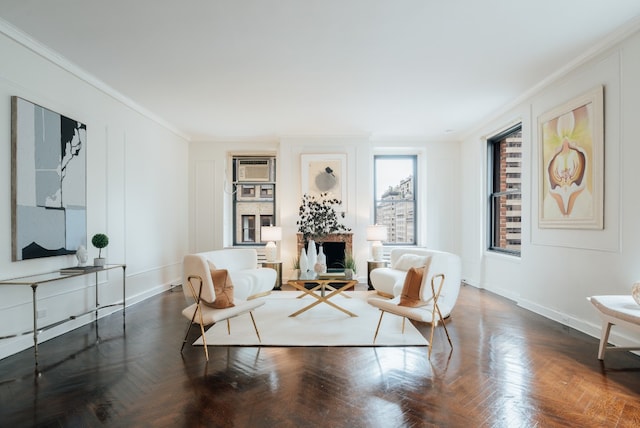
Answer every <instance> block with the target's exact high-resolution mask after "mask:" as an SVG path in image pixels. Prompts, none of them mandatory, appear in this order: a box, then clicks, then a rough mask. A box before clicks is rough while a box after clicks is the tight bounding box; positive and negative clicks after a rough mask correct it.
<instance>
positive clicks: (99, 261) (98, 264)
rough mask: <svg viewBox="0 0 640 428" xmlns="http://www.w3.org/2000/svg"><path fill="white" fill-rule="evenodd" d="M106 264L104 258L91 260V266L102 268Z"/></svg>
mask: <svg viewBox="0 0 640 428" xmlns="http://www.w3.org/2000/svg"><path fill="white" fill-rule="evenodd" d="M106 262H107V259H105V258H104V257H96V258H95V259H93V265H94V266H96V267H103V266H104V265H105V263H106Z"/></svg>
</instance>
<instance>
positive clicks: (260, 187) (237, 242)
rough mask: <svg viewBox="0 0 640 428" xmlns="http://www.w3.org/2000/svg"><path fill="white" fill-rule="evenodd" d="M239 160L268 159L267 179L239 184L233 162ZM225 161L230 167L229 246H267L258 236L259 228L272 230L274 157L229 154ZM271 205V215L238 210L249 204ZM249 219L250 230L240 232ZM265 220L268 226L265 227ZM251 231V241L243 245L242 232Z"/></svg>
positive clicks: (274, 219)
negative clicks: (249, 218) (246, 219)
mask: <svg viewBox="0 0 640 428" xmlns="http://www.w3.org/2000/svg"><path fill="white" fill-rule="evenodd" d="M239 159H269V160H270V164H269V165H270V179H269V181H262V180H255V181H250V180H243V181H240V180H239V179H238V170H237V165H238V164H237V162H236V161H237V160H239ZM229 160H230V162H231V165H232V173H231V174H232V177H231V180H232V189H233V191H232V192H231V193H232V194H231V216H232V225H231V235H232V236H231V243H232V246H234V247H264V246H265V245H266V244H267V243H266V242H263V241H262V239H261V236H260V233H261V228H262V226H265V225H266V226H269V225H271V226H276V213H277V203H278V200H277V183H276V171H277V168H276V166H277V157H276V155H274V154H244V153H243V154H230V156H229ZM264 203H269V204H271V210H272V212H271V213H265V212H263V211H262V210H261V209H259V208H256V209H255V210H253V211H250V212H244V211H242V210H241V209H240V207H243V208H244V207H246V206H248V205H251V204H264ZM251 216H253V217H254V219H253V222H254V228H253V229H246V230H245V228H244V220H245V218H248V217H251ZM265 219H269V223H270V224H266V220H265ZM248 230H253V235H254V241H244V237H245V236H246V234H245V232H246V231H248Z"/></svg>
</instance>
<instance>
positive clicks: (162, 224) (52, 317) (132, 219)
mask: <svg viewBox="0 0 640 428" xmlns="http://www.w3.org/2000/svg"><path fill="white" fill-rule="evenodd" d="M3 31H4V32H5V33H6V34H3V33H2V32H3ZM9 36H12V37H15V38H16V39H17V40H21V41H22V43H24V44H21V43H18V42H16V40H14V38H12V37H9ZM36 52H37V53H36ZM50 54H51V52H49V51H46V50H45V49H44V48H42V47H41V46H37V45H35V44H32V43H30V42H29V40H24V39H22V38H21V37H20V35H16V33H14V32H13V30H11V29H5V28H0V58H2V59H3V60H2V61H1V62H0V100H1V102H0V132H1V133H2V135H3V136H4V138H3V139H2V140H3V141H4V143H3V144H1V145H0V159H2V162H3V167H2V168H1V170H2V173H0V201H3V202H2V203H0V242H1V243H2V245H0V279H9V278H14V277H18V276H24V275H30V274H35V273H39V272H46V271H50V270H56V269H59V268H62V267H67V266H72V265H74V264H76V263H77V262H76V260H75V257H73V256H62V257H49V258H45V259H35V260H26V261H20V262H12V261H11V203H10V201H11V144H10V141H11V139H10V136H11V121H10V118H11V108H10V97H11V96H12V95H17V96H20V97H22V98H25V99H27V100H29V101H32V102H34V103H36V104H39V105H42V106H44V107H46V108H49V109H51V110H53V111H56V112H58V113H61V114H64V115H66V116H69V117H71V118H74V119H76V120H79V121H81V122H83V123H84V124H86V125H87V135H88V142H87V149H86V150H87V234H88V237H89V242H88V244H89V245H88V249H89V255H90V258H93V257H96V256H97V250H96V249H95V248H93V247H91V245H90V237H91V236H92V235H93V234H95V233H98V232H104V233H106V234H107V235H108V236H109V240H110V242H109V246H108V247H107V248H106V249H105V250H103V255H104V254H106V257H107V259H108V262H111V263H126V264H127V301H128V303H129V304H131V303H134V302H137V301H140V300H141V299H144V298H145V297H148V296H150V295H152V294H155V293H158V292H160V291H162V290H164V289H166V288H167V287H168V286H169V284H170V283H172V282H174V281H178V280H179V277H180V271H181V262H182V256H183V255H184V254H185V253H186V252H187V245H188V244H187V243H188V235H187V221H188V217H187V215H188V211H187V209H186V207H187V203H188V202H187V201H188V196H187V190H188V182H187V165H188V144H187V142H186V140H185V139H184V138H183V137H181V136H179V135H177V134H176V133H175V132H173V131H171V130H170V129H169V127H167V126H165V125H164V124H161V123H159V122H160V121H158V120H156V119H154V118H152V117H151V116H150V115H146V114H142V113H141V112H140V111H141V110H136V109H133V108H132V107H131V106H130V105H129V106H128V105H126V104H125V103H124V102H123V98H121V97H119V95H118V94H108V93H106V92H105V90H100V89H98V88H97V86H100V85H95V84H89V83H88V81H91V79H92V78H91V77H90V76H83V77H84V78H79V77H78V76H81V75H82V73H81V71H80V70H77V69H74V68H73V66H70V65H69V64H66V63H65V62H64V60H60V61H55V62H57V64H56V63H54V61H52V60H51V59H47V57H48V58H51V56H50ZM61 65H62V66H61ZM65 68H66V69H65ZM69 70H72V71H74V73H71V72H70V71H69ZM125 101H126V100H125ZM131 105H132V103H131ZM91 278H93V276H88V277H85V278H84V279H82V280H67V281H61V282H57V283H54V284H50V285H42V286H40V287H39V288H38V295H39V297H40V302H39V308H41V309H45V310H46V312H47V316H46V317H45V318H43V319H41V320H39V322H40V323H41V325H43V324H48V323H51V322H54V321H58V320H60V319H62V318H65V317H67V316H69V315H71V314H74V313H79V312H81V311H83V310H84V309H86V308H88V307H89V306H90V305H91V301H92V297H91V296H93V290H94V289H93V284H92V282H91V280H90V279H91ZM121 278H122V275H121V272H119V271H110V273H109V275H108V277H107V276H105V277H104V281H105V284H104V285H101V288H100V294H101V299H100V300H101V303H108V302H109V301H113V300H116V299H119V298H120V296H121V287H120V281H121ZM107 283H108V284H107ZM107 285H108V286H107ZM90 320H91V318H90V317H89V316H85V317H82V318H81V319H78V320H76V321H73V322H70V323H67V324H65V325H63V326H60V327H56V328H54V329H51V330H48V331H46V332H45V333H44V334H42V336H41V339H42V340H46V339H48V338H51V337H53V336H55V335H58V334H61V333H63V332H65V331H68V330H69V329H71V328H74V327H77V326H78V325H81V324H83V323H86V322H89V321H90ZM31 327H32V323H31V288H30V287H18V286H0V337H3V336H10V335H15V334H19V333H22V332H24V331H27V330H30V329H31ZM32 345H33V342H32V338H31V336H30V335H24V336H19V337H15V338H8V339H1V340H0V358H3V357H5V356H7V355H11V354H13V353H15V352H18V351H20V350H22V349H25V348H28V347H30V346H32Z"/></svg>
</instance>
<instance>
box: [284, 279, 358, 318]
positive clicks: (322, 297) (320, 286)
mask: <svg viewBox="0 0 640 428" xmlns="http://www.w3.org/2000/svg"><path fill="white" fill-rule="evenodd" d="M357 283H358V281H356V280H355V279H352V280H344V279H292V280H289V282H288V284H289V285H291V286H292V287H294V288H296V289H298V290H300V291H302V292H304V294H301V295H300V296H298V299H300V298H302V297H304V296H307V295H309V296H312V297H314V298H316V299H317V300H316V301H315V302H313V303H311V304H310V305H307V306H305V307H304V308H302V309H300V310H299V311H296V312H294V313H292V314H291V315H289V316H290V317H296V316H298V315H300V314H301V313H303V312H306V311H308V310H309V309H311V308H313V307H314V306H316V305H319V304H320V303H326V304H327V305H329V306H332V307H334V308H336V309H337V310H339V311H342V312H344V313H345V314H347V315H349V316H350V317H357V316H358V315H356V314H354V313H353V312H350V311H348V310H346V309H345V308H343V307H341V306H338V305H336V304H335V303H333V302H330V301H329V299H331V298H332V297H334V296H337V295H338V294H341V293H342V292H343V291H346V290H348V289H350V288H353V287H354V286H355V285H356V284H357ZM307 284H315V285H314V286H313V288H311V289H307V287H306V285H307ZM334 285H339V286H338V287H334ZM318 290H319V291H320V293H317V292H316V291H318ZM327 292H329V293H328V294H327ZM344 297H347V298H351V297H350V296H347V295H346V294H345V295H344Z"/></svg>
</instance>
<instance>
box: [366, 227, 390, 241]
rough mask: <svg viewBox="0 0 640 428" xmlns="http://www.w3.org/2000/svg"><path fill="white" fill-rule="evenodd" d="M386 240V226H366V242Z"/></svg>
mask: <svg viewBox="0 0 640 428" xmlns="http://www.w3.org/2000/svg"><path fill="white" fill-rule="evenodd" d="M386 240H387V226H384V225H381V224H374V225H373V226H367V241H386Z"/></svg>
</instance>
